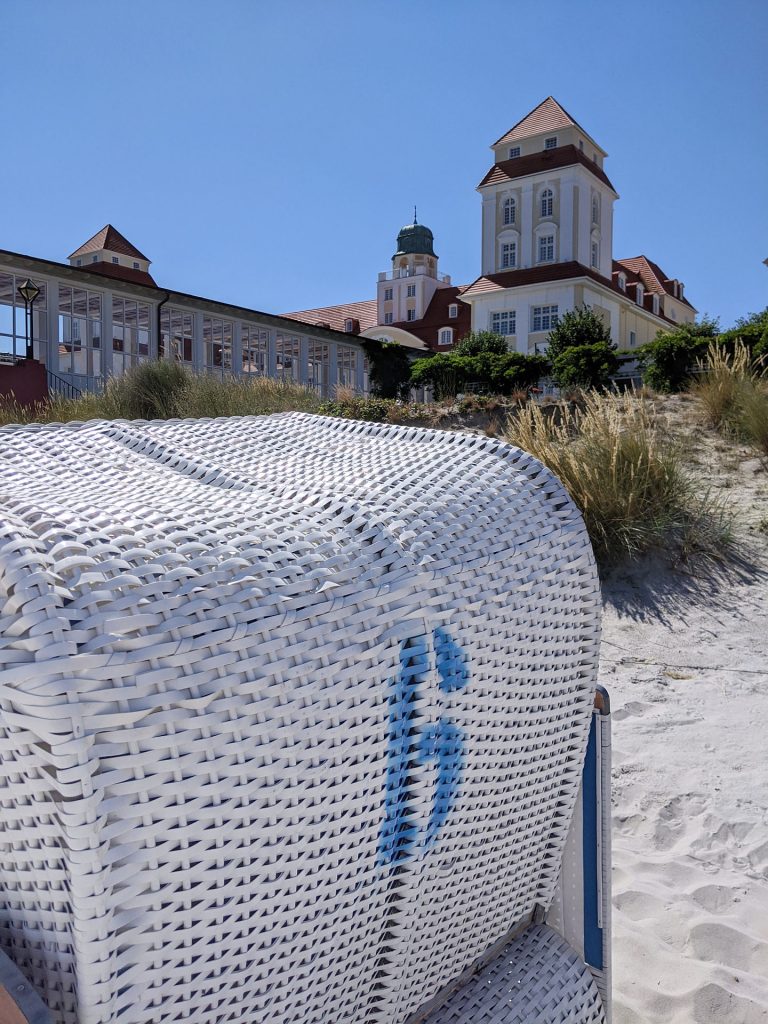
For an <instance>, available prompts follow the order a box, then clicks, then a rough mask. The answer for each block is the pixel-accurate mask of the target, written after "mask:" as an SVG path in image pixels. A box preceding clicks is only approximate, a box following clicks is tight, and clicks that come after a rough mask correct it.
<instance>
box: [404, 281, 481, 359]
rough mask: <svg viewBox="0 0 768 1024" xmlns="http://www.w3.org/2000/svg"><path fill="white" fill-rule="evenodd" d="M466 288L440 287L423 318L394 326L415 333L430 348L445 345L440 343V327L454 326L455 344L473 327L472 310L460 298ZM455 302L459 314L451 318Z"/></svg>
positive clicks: (464, 286)
mask: <svg viewBox="0 0 768 1024" xmlns="http://www.w3.org/2000/svg"><path fill="white" fill-rule="evenodd" d="M465 289H466V285H462V286H460V287H458V288H455V287H454V288H438V289H437V291H436V292H435V294H434V295H433V296H432V299H431V300H430V303H429V305H428V306H427V309H426V312H425V313H424V316H423V317H422V318H421V320H402V321H400V323H397V324H392V326H393V327H399V328H400V329H401V330H403V331H408V333H409V334H413V335H415V336H416V337H417V338H420V339H421V340H422V341H424V342H426V343H427V345H429V347H430V348H441V347H444V346H440V344H439V337H440V329H441V328H442V327H452V328H453V342H454V344H455V343H456V342H457V341H460V340H461V339H462V338H463V337H464V336H465V335H467V334H469V332H470V331H471V329H472V310H471V309H470V308H469V306H468V305H467V304H466V302H462V301H461V299H460V298H459V296H460V295H462V294H463V292H464V291H465ZM454 303H455V304H456V305H457V306H458V311H457V312H458V316H456V317H454V318H453V319H451V318H450V317H449V316H448V307H449V306H450V305H452V304H454Z"/></svg>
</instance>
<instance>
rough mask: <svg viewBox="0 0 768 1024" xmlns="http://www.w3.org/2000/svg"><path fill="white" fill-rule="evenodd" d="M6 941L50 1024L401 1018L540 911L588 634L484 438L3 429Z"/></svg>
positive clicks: (294, 428)
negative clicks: (46, 1011) (46, 1006)
mask: <svg viewBox="0 0 768 1024" xmlns="http://www.w3.org/2000/svg"><path fill="white" fill-rule="evenodd" d="M0 479H1V482H2V490H1V493H0V500H1V501H2V505H3V515H2V519H0V566H1V573H0V625H2V640H0V773H1V775H0V784H1V785H2V798H1V799H0V825H1V826H2V835H0V839H1V840H2V848H1V849H0V897H1V899H2V912H1V913H0V946H2V948H4V949H5V950H6V952H8V954H9V955H10V956H11V957H12V958H13V959H14V960H15V961H16V962H17V963H18V964H19V966H20V967H21V969H22V970H23V971H24V973H25V974H26V975H27V976H28V977H29V978H30V980H31V981H32V982H33V983H34V984H35V985H36V986H37V987H38V989H39V990H40V991H41V993H42V994H43V995H44V996H45V998H46V1000H47V1001H48V1002H49V1005H50V1006H51V1008H52V1010H53V1011H54V1017H55V1018H56V1020H57V1021H60V1022H64V1024H74V1022H75V1021H77V1022H78V1024H106V1022H117V1021H120V1022H127V1024H134V1022H136V1024H138V1022H149V1021H153V1022H177V1021H178V1022H180V1021H195V1022H197V1021H199V1022H201V1024H202V1022H206V1024H216V1022H224V1021H227V1022H238V1024H244V1022H247V1024H267V1022H269V1024H341V1022H345V1024H346V1022H350V1024H358V1022H359V1024H400V1022H401V1021H403V1020H404V1019H405V1018H406V1017H407V1016H408V1015H409V1014H411V1013H413V1012H414V1011H415V1010H416V1009H417V1008H418V1007H419V1006H420V1005H422V1004H423V1003H424V1002H425V1001H426V1000H428V999H429V998H431V997H432V996H433V995H434V994H435V993H436V992H437V991H438V990H440V989H441V988H442V987H443V986H444V985H445V984H447V983H448V982H449V981H450V980H451V979H452V978H455V977H457V976H458V974H459V973H460V972H461V971H462V970H463V969H464V968H465V967H466V966H467V965H468V964H469V963H471V962H472V961H473V959H475V958H476V957H477V956H478V955H479V954H480V953H481V952H482V951H483V950H484V949H486V948H487V947H488V946H489V945H490V944H491V943H492V942H493V941H494V940H495V939H497V938H499V937H500V936H501V935H503V934H504V933H505V932H506V931H507V930H508V929H509V928H510V926H511V925H512V924H513V923H514V922H516V921H519V920H522V919H523V918H524V917H525V915H526V914H529V913H530V912H531V910H532V908H533V907H534V905H535V904H536V903H539V904H542V905H545V906H546V905H547V904H548V902H549V900H550V898H551V896H552V892H553V888H554V885H555V882H556V877H557V872H558V865H559V858H560V852H561V847H562V843H563V841H564V838H565V834H566V831H567V828H568V823H569V817H570V814H571V809H572V806H573V801H574V799H575V795H576V790H577V787H578V783H579V777H580V770H581V763H582V759H583V753H584V746H585V742H586V735H587V729H588V725H589V719H590V714H591V706H592V693H593V690H594V683H595V674H596V661H597V651H598V642H599V591H598V584H597V579H596V574H595V568H594V563H593V559H592V554H591V550H590V547H589V543H588V540H587V536H586V533H585V531H584V528H583V524H582V522H581V519H580V517H579V515H578V513H577V512H576V511H575V509H574V507H573V505H572V504H571V503H570V501H569V500H568V498H567V497H566V495H565V493H564V491H563V489H562V487H561V485H560V484H559V482H557V481H556V480H555V479H554V478H553V477H552V476H551V474H549V473H548V472H547V471H546V470H544V469H543V468H542V467H541V466H540V465H539V464H538V463H537V462H535V461H534V460H533V459H531V458H530V456H528V455H526V454H524V453H522V452H520V451H518V450H517V449H514V448H510V447H509V446H506V445H504V444H502V443H500V442H497V441H495V440H491V439H488V438H480V437H473V436H468V435H460V434H451V433H447V432H434V431H427V430H420V429H406V428H396V427H388V426H375V425H370V424H361V423H350V422H344V421H339V420H331V419H323V418H319V417H312V416H306V415H299V414H296V415H293V414H292V415H288V416H275V417H266V418H245V419H220V420H215V421H185V422H178V421H176V422H173V421H172V422H165V423H159V422H155V423H151V424H145V423H130V424H129V423H120V422H118V423H90V424H85V425H67V426H46V427H25V428H15V429H13V430H2V431H0Z"/></svg>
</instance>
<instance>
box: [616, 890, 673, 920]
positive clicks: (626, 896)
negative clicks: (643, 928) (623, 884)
mask: <svg viewBox="0 0 768 1024" xmlns="http://www.w3.org/2000/svg"><path fill="white" fill-rule="evenodd" d="M613 905H614V907H615V908H616V910H618V911H619V912H620V913H622V914H626V916H627V917H628V918H629V919H630V920H631V921H642V920H644V919H645V918H649V917H650V918H658V917H660V916H662V915H663V914H665V912H666V904H665V903H664V901H663V900H660V899H659V898H658V897H657V896H651V894H650V893H648V892H640V891H639V890H637V889H627V890H625V891H624V892H619V893H617V894H616V895H615V896H614V899H613Z"/></svg>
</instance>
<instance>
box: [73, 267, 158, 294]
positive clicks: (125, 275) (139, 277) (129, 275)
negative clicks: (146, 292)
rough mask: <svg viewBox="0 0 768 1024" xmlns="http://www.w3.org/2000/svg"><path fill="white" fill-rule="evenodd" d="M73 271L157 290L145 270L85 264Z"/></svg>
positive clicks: (153, 281) (152, 279)
mask: <svg viewBox="0 0 768 1024" xmlns="http://www.w3.org/2000/svg"><path fill="white" fill-rule="evenodd" d="M72 269H73V270H87V271H88V273H90V274H101V275H102V276H103V277H114V278H117V280H119V281H128V282H130V283H131V284H143V285H145V286H146V287H147V288H157V284H156V282H155V279H154V278H153V277H152V275H151V274H148V273H147V272H146V270H134V269H133V267H123V266H120V264H119V263H104V262H103V261H101V260H100V261H99V262H98V263H87V264H86V265H85V266H84V267H73V268H72Z"/></svg>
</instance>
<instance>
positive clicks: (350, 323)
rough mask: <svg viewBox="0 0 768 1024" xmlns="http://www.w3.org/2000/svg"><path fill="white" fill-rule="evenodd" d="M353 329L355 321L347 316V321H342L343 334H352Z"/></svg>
mask: <svg viewBox="0 0 768 1024" xmlns="http://www.w3.org/2000/svg"><path fill="white" fill-rule="evenodd" d="M354 329H355V321H354V320H353V319H352V317H349V316H348V317H347V319H346V320H345V321H344V333H345V334H352V332H353V331H354Z"/></svg>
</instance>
